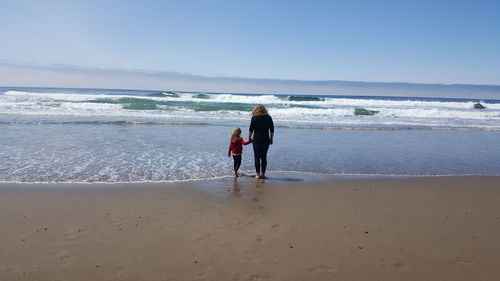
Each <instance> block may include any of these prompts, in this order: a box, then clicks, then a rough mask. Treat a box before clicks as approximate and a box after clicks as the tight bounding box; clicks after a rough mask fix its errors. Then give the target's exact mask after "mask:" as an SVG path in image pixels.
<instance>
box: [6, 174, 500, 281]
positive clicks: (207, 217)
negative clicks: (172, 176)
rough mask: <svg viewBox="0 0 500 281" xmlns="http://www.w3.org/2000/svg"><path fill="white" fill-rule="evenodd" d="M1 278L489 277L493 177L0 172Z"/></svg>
mask: <svg viewBox="0 0 500 281" xmlns="http://www.w3.org/2000/svg"><path fill="white" fill-rule="evenodd" d="M0 249H1V250H0V280H2V281H4V280H5V281H11V280H50V281H55V280H134V281H136V280H453V281H458V280H467V281H471V280H474V281H475V280H500V177H486V176H467V177H433V178H406V179H404V178H389V179H388V178H368V179H336V180H335V179H334V180H330V181H320V182H286V181H284V182H276V181H274V182H273V181H267V182H264V181H256V180H253V179H245V178H240V179H238V180H237V181H233V179H224V180H217V181H208V182H201V183H200V182H198V183H182V184H154V185H145V184H142V185H81V186H79V185H6V184H3V185H0Z"/></svg>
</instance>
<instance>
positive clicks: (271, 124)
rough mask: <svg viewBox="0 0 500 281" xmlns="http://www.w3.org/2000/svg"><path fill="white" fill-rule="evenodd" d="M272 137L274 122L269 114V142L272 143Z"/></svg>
mask: <svg viewBox="0 0 500 281" xmlns="http://www.w3.org/2000/svg"><path fill="white" fill-rule="evenodd" d="M273 138H274V122H273V118H272V117H271V116H269V144H273Z"/></svg>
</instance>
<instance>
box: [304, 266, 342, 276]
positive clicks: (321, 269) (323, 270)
mask: <svg viewBox="0 0 500 281" xmlns="http://www.w3.org/2000/svg"><path fill="white" fill-rule="evenodd" d="M306 270H307V271H308V272H310V273H312V274H332V273H335V272H336V271H337V269H335V268H333V267H329V266H327V265H324V264H323V265H319V266H314V267H309V268H306Z"/></svg>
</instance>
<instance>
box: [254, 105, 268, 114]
mask: <svg viewBox="0 0 500 281" xmlns="http://www.w3.org/2000/svg"><path fill="white" fill-rule="evenodd" d="M261 115H269V113H267V109H266V107H265V106H264V105H263V104H258V105H256V106H255V107H254V108H253V110H252V116H261Z"/></svg>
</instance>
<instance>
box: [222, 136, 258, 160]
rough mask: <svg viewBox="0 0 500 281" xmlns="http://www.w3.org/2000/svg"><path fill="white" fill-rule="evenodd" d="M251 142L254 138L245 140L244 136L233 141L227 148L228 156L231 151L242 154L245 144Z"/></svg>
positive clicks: (234, 153)
mask: <svg viewBox="0 0 500 281" xmlns="http://www.w3.org/2000/svg"><path fill="white" fill-rule="evenodd" d="M249 143H252V140H249V141H244V140H243V139H242V138H240V139H237V140H234V141H231V142H230V143H229V148H228V150H227V156H231V152H232V153H233V155H236V156H238V155H241V153H242V152H243V145H247V144H249Z"/></svg>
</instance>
